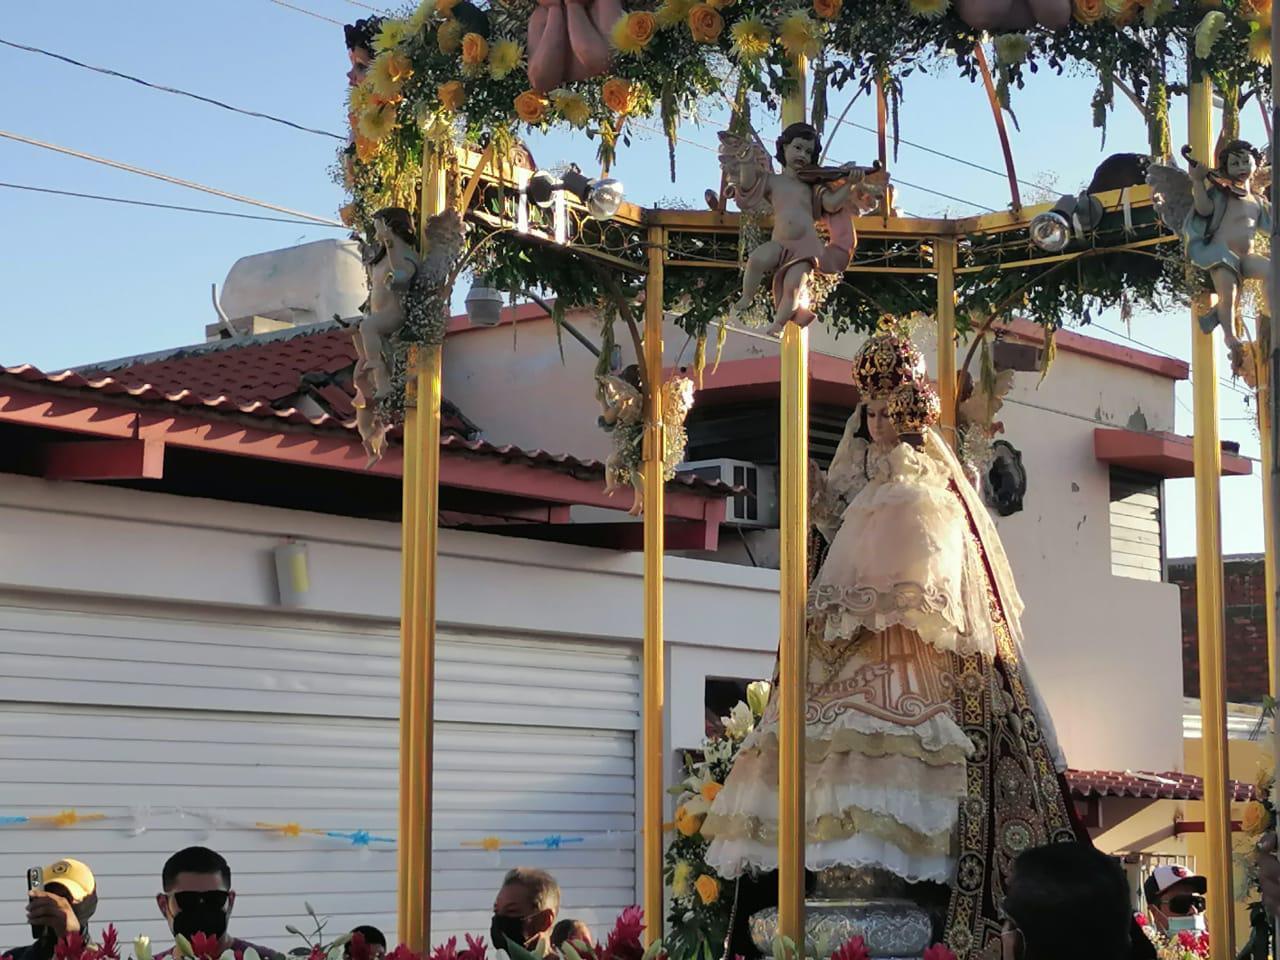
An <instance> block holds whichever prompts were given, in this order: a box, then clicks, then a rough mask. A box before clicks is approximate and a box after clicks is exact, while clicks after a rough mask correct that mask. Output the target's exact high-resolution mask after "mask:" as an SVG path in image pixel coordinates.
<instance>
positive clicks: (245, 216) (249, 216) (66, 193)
mask: <svg viewBox="0 0 1280 960" xmlns="http://www.w3.org/2000/svg"><path fill="white" fill-rule="evenodd" d="M0 187H6V188H8V189H10V190H26V191H28V192H30V193H48V194H53V195H54V196H59V197H76V198H78V199H81V200H104V201H106V202H108V203H124V204H128V205H130V206H134V207H154V208H156V209H158V210H176V211H179V212H181V213H205V214H209V215H210V216H215V217H235V218H236V219H239V220H265V221H267V222H269V223H293V224H297V225H299V226H303V227H318V226H322V224H318V223H313V222H312V221H310V220H294V219H290V218H288V217H266V216H262V215H261V214H257V213H236V212H235V211H233V210H211V209H209V208H208V207H184V206H181V205H179V204H176V203H154V202H152V201H150V200H133V199H130V198H127V197H107V196H103V195H102V194H98V193H77V192H75V191H74V190H55V189H54V188H53V187H36V186H32V185H31V184H27V183H5V182H4V181H0Z"/></svg>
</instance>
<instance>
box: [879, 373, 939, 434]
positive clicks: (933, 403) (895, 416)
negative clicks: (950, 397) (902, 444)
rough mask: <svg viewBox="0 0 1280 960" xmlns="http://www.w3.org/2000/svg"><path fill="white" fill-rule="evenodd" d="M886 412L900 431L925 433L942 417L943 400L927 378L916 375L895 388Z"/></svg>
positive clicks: (886, 406) (886, 404) (890, 395)
mask: <svg viewBox="0 0 1280 960" xmlns="http://www.w3.org/2000/svg"><path fill="white" fill-rule="evenodd" d="M885 412H886V413H888V414H889V418H890V419H891V420H892V421H893V425H894V426H895V427H897V428H898V432H899V433H923V432H924V431H925V430H927V429H928V428H929V427H932V426H934V425H935V424H936V423H937V422H938V421H939V420H940V419H941V418H942V401H941V400H940V399H939V398H938V392H937V391H936V390H934V389H933V387H932V386H931V385H930V384H929V382H928V381H927V380H925V379H924V378H923V377H916V378H913V379H911V380H908V381H907V382H906V383H901V384H899V385H898V386H897V387H895V388H894V390H893V392H892V393H890V394H889V399H888V401H887V402H886V403H885Z"/></svg>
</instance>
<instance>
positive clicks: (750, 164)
mask: <svg viewBox="0 0 1280 960" xmlns="http://www.w3.org/2000/svg"><path fill="white" fill-rule="evenodd" d="M821 150H822V145H821V143H820V142H819V138H818V132H817V130H815V129H814V128H813V127H812V126H810V125H809V124H807V123H793V124H791V125H790V126H789V127H787V128H786V129H785V130H783V131H782V135H781V136H780V137H778V141H777V153H776V156H777V158H778V162H779V163H781V164H782V172H781V173H774V172H773V164H772V163H771V162H770V160H769V156H768V154H767V153H765V151H764V149H763V147H761V146H760V143H759V141H758V140H756V139H754V138H750V139H749V138H744V137H738V136H736V135H734V134H731V133H726V132H721V134H720V166H721V169H723V171H724V173H725V177H726V179H727V180H728V181H729V183H730V184H731V185H732V186H733V196H734V198H735V199H736V200H737V203H738V207H739V209H741V210H743V211H745V212H749V213H769V212H771V213H772V214H773V236H772V237H771V238H770V239H769V240H768V241H767V242H765V243H763V244H761V245H760V246H758V247H756V249H755V250H753V251H751V254H750V256H748V257H747V266H746V270H745V273H744V276H743V280H742V296H741V298H740V299H739V300H738V301H737V303H735V304H734V306H733V309H732V312H733V314H735V315H736V314H738V313H741V312H742V311H744V310H746V309H747V308H748V307H749V306H750V305H751V301H752V300H753V299H754V298H755V295H756V291H757V290H758V289H759V287H760V284H761V282H762V281H763V280H764V278H765V275H766V274H769V273H772V274H773V302H774V314H773V325H772V327H770V329H769V332H770V333H780V332H781V331H782V328H783V327H784V326H785V325H786V323H787V322H788V321H794V322H795V323H796V324H798V325H799V326H802V327H803V326H805V325H807V324H809V323H810V322H811V321H812V320H813V316H814V315H813V312H812V311H811V310H810V309H809V307H810V302H809V289H808V287H809V284H808V277H809V274H810V273H811V272H812V271H814V270H819V271H821V272H822V273H831V274H841V273H844V271H845V270H846V269H847V268H848V266H849V262H850V261H851V260H852V259H853V251H854V249H855V248H856V247H857V244H858V237H857V232H856V231H855V230H854V227H853V218H854V217H855V216H856V215H858V214H860V213H866V212H869V211H870V210H873V209H875V206H876V204H877V203H878V202H879V200H880V198H881V197H883V195H884V191H885V187H886V186H887V185H888V175H887V174H886V173H885V172H884V171H883V170H881V169H880V165H879V164H878V163H877V164H876V165H875V166H873V167H871V168H869V169H868V168H865V167H856V166H853V165H852V164H846V165H845V166H842V167H818V166H817V162H818V157H819V155H820V153H821ZM818 221H825V222H826V225H827V230H828V233H829V235H830V240H829V241H827V242H824V241H823V240H822V238H821V237H820V236H819V235H818V229H817V224H818Z"/></svg>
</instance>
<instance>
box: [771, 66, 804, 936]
mask: <svg viewBox="0 0 1280 960" xmlns="http://www.w3.org/2000/svg"><path fill="white" fill-rule="evenodd" d="M793 71H794V78H795V81H796V89H795V91H793V92H792V93H791V95H790V96H788V97H787V98H786V99H785V100H784V101H783V103H782V123H783V126H786V125H787V124H790V123H800V122H803V121H804V119H805V72H806V65H805V61H804V59H803V58H799V59H797V61H796V63H795V64H794V66H793ZM779 401H780V402H779V407H780V410H781V413H780V415H781V446H782V450H781V458H780V459H781V465H780V470H779V474H780V476H779V478H778V480H779V484H778V486H779V501H780V514H781V517H780V524H779V526H780V530H779V535H780V539H781V543H780V553H781V562H780V564H779V593H780V598H779V607H780V609H779V620H778V626H779V635H778V686H779V690H778V699H779V704H778V706H779V717H778V933H779V934H781V935H782V936H784V937H788V938H790V939H791V940H793V941H794V942H795V943H796V944H797V946H798V947H799V953H800V955H801V956H803V955H804V847H805V816H804V774H805V764H804V759H805V750H804V734H805V723H804V713H805V699H806V696H805V667H806V664H807V653H806V650H805V601H806V600H807V598H808V590H809V582H808V561H807V552H808V546H809V542H808V541H809V331H808V330H807V329H803V328H801V327H798V326H796V325H795V324H794V323H788V324H787V325H786V327H785V328H784V329H783V332H782V371H781V377H780V397H779Z"/></svg>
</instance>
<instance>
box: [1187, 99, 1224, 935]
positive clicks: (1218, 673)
mask: <svg viewBox="0 0 1280 960" xmlns="http://www.w3.org/2000/svg"><path fill="white" fill-rule="evenodd" d="M1189 99H1190V102H1189V105H1188V129H1189V132H1190V139H1191V149H1192V151H1193V153H1194V155H1195V158H1196V159H1197V160H1199V161H1200V162H1201V163H1206V164H1210V165H1212V163H1213V89H1212V86H1211V84H1210V82H1209V81H1208V80H1207V79H1205V78H1203V77H1195V78H1193V80H1192V83H1191V92H1190V98H1189ZM1209 306H1210V302H1209V298H1208V296H1207V295H1200V296H1196V297H1193V298H1192V302H1191V380H1192V388H1193V391H1194V394H1193V407H1194V409H1193V415H1194V421H1195V436H1194V439H1193V456H1194V460H1195V476H1196V607H1197V616H1198V619H1199V644H1200V728H1201V737H1202V738H1203V743H1204V804H1205V839H1206V841H1207V845H1208V850H1209V857H1208V859H1209V863H1208V869H1207V870H1205V871H1204V873H1205V875H1206V876H1207V877H1208V881H1209V889H1208V895H1207V899H1208V902H1209V907H1208V914H1209V929H1210V930H1211V931H1212V932H1213V941H1212V948H1211V949H1212V957H1213V960H1232V958H1234V957H1235V929H1234V925H1233V922H1232V906H1233V901H1234V898H1233V897H1232V894H1231V881H1232V876H1231V874H1232V862H1231V807H1230V804H1229V803H1228V800H1227V715H1226V700H1227V691H1226V679H1225V676H1224V673H1223V660H1224V656H1223V628H1224V616H1223V608H1222V592H1223V588H1222V526H1221V521H1222V518H1221V500H1220V496H1221V494H1220V485H1221V479H1222V448H1221V446H1220V444H1219V441H1218V368H1217V362H1216V361H1217V357H1216V356H1215V353H1216V351H1215V346H1216V340H1215V339H1214V337H1213V334H1211V333H1208V334H1207V333H1204V332H1203V331H1202V330H1201V329H1200V326H1199V322H1198V318H1199V317H1200V316H1202V315H1203V314H1204V312H1205V311H1206V310H1208V308H1209ZM1227 322H1228V323H1230V322H1231V320H1230V318H1228V319H1227Z"/></svg>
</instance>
